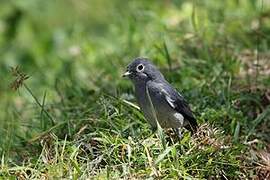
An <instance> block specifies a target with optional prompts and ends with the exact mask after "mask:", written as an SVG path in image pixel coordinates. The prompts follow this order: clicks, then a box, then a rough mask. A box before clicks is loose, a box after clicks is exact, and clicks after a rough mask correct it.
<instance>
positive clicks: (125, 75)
mask: <svg viewBox="0 0 270 180" xmlns="http://www.w3.org/2000/svg"><path fill="white" fill-rule="evenodd" d="M129 75H131V72H129V71H126V72H125V73H124V74H123V75H122V77H128V76H129Z"/></svg>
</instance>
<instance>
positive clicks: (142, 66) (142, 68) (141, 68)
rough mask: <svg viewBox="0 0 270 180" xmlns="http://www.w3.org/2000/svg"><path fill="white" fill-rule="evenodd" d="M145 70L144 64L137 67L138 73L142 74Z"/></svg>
mask: <svg viewBox="0 0 270 180" xmlns="http://www.w3.org/2000/svg"><path fill="white" fill-rule="evenodd" d="M143 70H144V65H143V64H139V65H138V66H137V67H136V71H137V72H142V71H143Z"/></svg>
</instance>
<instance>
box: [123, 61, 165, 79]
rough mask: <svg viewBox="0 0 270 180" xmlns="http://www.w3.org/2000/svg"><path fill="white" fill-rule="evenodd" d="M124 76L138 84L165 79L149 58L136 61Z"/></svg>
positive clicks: (129, 66)
mask: <svg viewBox="0 0 270 180" xmlns="http://www.w3.org/2000/svg"><path fill="white" fill-rule="evenodd" d="M123 76H124V77H128V78H129V79H131V80H132V81H133V82H137V83H138V82H147V81H149V80H163V79H164V77H163V75H162V74H161V73H160V71H159V70H158V69H157V68H156V67H155V66H154V65H153V64H152V63H151V62H150V61H149V60H148V59H147V58H142V57H139V58H136V59H134V60H133V61H132V62H131V63H130V64H129V65H128V66H127V71H126V72H125V73H124V74H123Z"/></svg>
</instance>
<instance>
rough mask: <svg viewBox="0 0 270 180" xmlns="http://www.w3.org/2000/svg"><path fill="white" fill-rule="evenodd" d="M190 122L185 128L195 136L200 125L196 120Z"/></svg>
mask: <svg viewBox="0 0 270 180" xmlns="http://www.w3.org/2000/svg"><path fill="white" fill-rule="evenodd" d="M188 122H189V123H188V124H187V125H186V126H185V128H186V129H187V130H189V131H190V132H191V134H192V135H193V134H194V133H196V132H197V130H198V123H197V121H196V119H195V118H192V119H190V120H189V121H188Z"/></svg>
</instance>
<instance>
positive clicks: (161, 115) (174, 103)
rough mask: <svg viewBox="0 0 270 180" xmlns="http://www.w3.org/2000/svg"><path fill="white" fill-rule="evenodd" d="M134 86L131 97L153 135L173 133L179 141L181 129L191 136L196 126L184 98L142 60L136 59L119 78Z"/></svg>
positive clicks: (153, 67)
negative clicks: (169, 131)
mask: <svg viewBox="0 0 270 180" xmlns="http://www.w3.org/2000/svg"><path fill="white" fill-rule="evenodd" d="M122 76H123V77H128V78H129V79H130V80H131V81H132V83H133V85H134V86H135V97H136V100H137V102H138V105H139V107H140V109H141V111H142V112H143V114H144V117H145V118H146V120H147V121H148V123H149V124H150V125H151V129H152V130H153V131H156V130H157V128H158V124H159V125H160V127H161V128H162V129H170V128H171V129H173V131H174V132H175V133H176V134H177V136H178V137H179V138H180V139H181V138H182V134H181V129H182V128H183V127H184V128H186V129H187V130H189V131H190V132H191V134H194V133H195V132H196V131H197V129H198V124H197V121H196V118H195V117H194V115H193V112H192V110H191V108H190V106H189V105H188V103H187V101H186V100H185V98H184V97H183V96H182V95H181V94H180V93H179V92H178V91H177V90H176V89H175V88H174V87H173V86H172V85H171V84H170V83H169V82H168V81H167V80H166V79H165V78H164V76H163V75H162V73H161V72H160V71H159V70H158V69H157V67H156V66H155V65H154V64H153V63H152V62H151V61H150V60H149V59H148V58H145V57H138V58H135V59H133V61H132V62H131V63H130V64H129V65H128V66H127V69H126V72H125V73H124V74H123V75H122Z"/></svg>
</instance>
